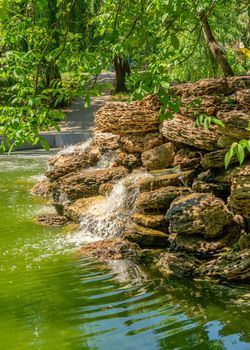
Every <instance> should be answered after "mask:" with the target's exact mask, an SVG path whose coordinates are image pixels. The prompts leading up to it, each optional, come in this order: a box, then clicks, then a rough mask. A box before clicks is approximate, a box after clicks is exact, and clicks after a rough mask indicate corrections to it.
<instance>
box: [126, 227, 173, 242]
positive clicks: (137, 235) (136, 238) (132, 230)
mask: <svg viewBox="0 0 250 350" xmlns="http://www.w3.org/2000/svg"><path fill="white" fill-rule="evenodd" d="M123 239H125V240H128V241H130V242H133V243H136V244H138V245H139V246H141V247H166V246H167V245H168V244H169V241H168V236H167V234H166V233H164V232H162V231H158V230H153V229H151V228H146V227H143V226H140V225H135V224H133V225H131V226H130V227H129V229H128V230H127V231H126V232H125V234H124V235H123Z"/></svg>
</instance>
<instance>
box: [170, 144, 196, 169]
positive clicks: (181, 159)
mask: <svg viewBox="0 0 250 350" xmlns="http://www.w3.org/2000/svg"><path fill="white" fill-rule="evenodd" d="M201 157H202V153H201V152H197V151H193V150H191V149H190V148H188V147H186V148H181V149H180V150H179V151H178V152H177V153H176V155H175V157H174V163H173V166H180V168H181V169H195V168H197V167H199V165H200V162H201Z"/></svg>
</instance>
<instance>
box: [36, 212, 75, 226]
mask: <svg viewBox="0 0 250 350" xmlns="http://www.w3.org/2000/svg"><path fill="white" fill-rule="evenodd" d="M36 222H37V223H38V224H40V225H44V226H63V225H66V224H67V223H69V219H68V218H67V217H66V216H64V215H57V214H54V213H46V214H42V215H39V216H38V218H37V220H36Z"/></svg>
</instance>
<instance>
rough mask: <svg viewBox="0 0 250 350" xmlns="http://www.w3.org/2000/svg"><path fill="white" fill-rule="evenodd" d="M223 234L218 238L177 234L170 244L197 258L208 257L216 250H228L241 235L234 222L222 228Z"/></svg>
mask: <svg viewBox="0 0 250 350" xmlns="http://www.w3.org/2000/svg"><path fill="white" fill-rule="evenodd" d="M224 232H225V236H224V237H222V238H220V239H217V240H215V239H213V240H212V241H211V240H207V239H205V238H203V237H200V236H199V235H190V236H186V235H183V234H177V235H176V236H175V238H174V239H173V242H172V246H174V247H175V249H177V250H182V251H186V252H190V253H192V254H193V255H195V256H197V257H199V258H202V259H204V258H206V259H207V258H209V257H211V256H212V255H214V254H217V253H218V252H221V251H222V250H223V251H226V250H227V251H228V250H231V248H232V247H233V246H235V245H237V242H238V240H239V237H240V235H241V230H240V228H239V226H237V225H236V224H234V225H233V227H226V228H225V229H224Z"/></svg>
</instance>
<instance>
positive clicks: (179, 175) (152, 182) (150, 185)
mask: <svg viewBox="0 0 250 350" xmlns="http://www.w3.org/2000/svg"><path fill="white" fill-rule="evenodd" d="M194 176H195V173H194V171H193V170H186V171H179V170H178V169H177V170H175V169H173V171H171V169H169V170H158V171H152V172H150V173H149V175H147V176H145V177H144V178H142V179H139V180H138V181H137V183H136V184H135V185H136V186H138V188H139V191H140V192H147V191H153V190H156V189H159V188H161V187H167V186H176V187H178V186H188V185H189V184H190V183H191V182H192V180H193V178H194Z"/></svg>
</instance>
